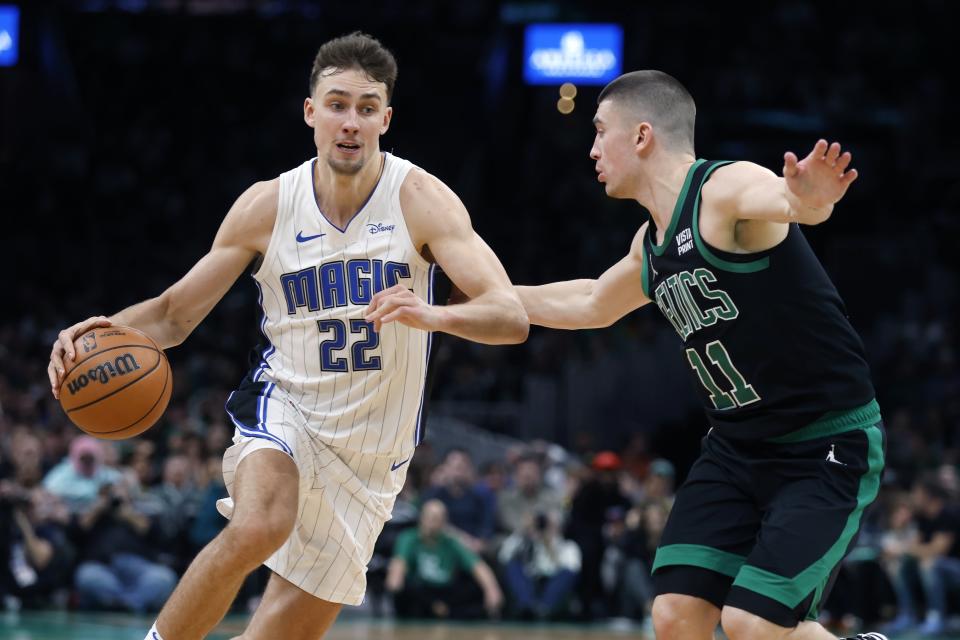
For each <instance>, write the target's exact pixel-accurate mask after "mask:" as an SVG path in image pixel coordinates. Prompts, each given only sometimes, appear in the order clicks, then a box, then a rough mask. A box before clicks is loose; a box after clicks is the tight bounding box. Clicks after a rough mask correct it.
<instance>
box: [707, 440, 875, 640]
mask: <svg viewBox="0 0 960 640" xmlns="http://www.w3.org/2000/svg"><path fill="white" fill-rule="evenodd" d="M769 468H770V470H771V471H770V474H771V475H770V478H769V480H768V481H767V482H766V483H767V484H769V485H771V486H778V487H779V488H778V489H777V491H776V493H775V495H774V496H773V498H772V502H771V504H770V505H769V506H768V509H767V512H766V516H765V518H764V521H763V525H762V528H761V532H760V536H759V538H758V541H757V544H756V546H755V547H754V549H753V551H752V552H751V553H750V555H749V556H748V558H747V561H746V562H745V563H744V565H743V567H742V568H741V569H740V571H739V572H738V574H737V577H736V579H735V580H734V583H733V586H732V587H731V589H730V594H729V596H728V599H727V602H726V604H727V605H730V606H731V607H735V608H736V609H741V610H744V611H747V612H749V613H752V614H755V615H758V616H760V617H762V618H764V619H765V620H768V621H770V622H773V623H775V624H777V625H779V626H782V627H788V628H790V627H794V626H796V625H797V624H798V623H799V622H802V621H803V620H805V619H813V618H814V617H815V616H816V615H817V613H818V607H819V603H820V602H822V601H823V600H824V599H825V598H826V596H827V594H828V593H829V590H830V587H831V586H832V583H833V579H834V578H835V576H836V572H837V570H838V568H839V566H840V561H841V560H842V559H843V557H844V556H845V555H846V554H847V551H848V550H849V549H850V548H851V547H852V546H853V544H854V542H855V540H856V537H857V535H858V533H859V531H860V525H861V522H862V518H863V513H864V510H865V509H866V507H868V506H869V505H870V503H872V502H873V500H874V498H876V495H877V492H878V490H879V487H880V472H881V470H882V468H883V430H882V426H881V425H876V426H871V427H868V428H866V429H857V430H855V431H850V432H847V433H841V434H836V435H833V436H830V437H828V438H819V439H816V440H810V441H805V442H799V443H792V444H790V445H789V446H788V447H786V448H784V450H783V451H782V452H781V453H780V454H778V458H776V459H772V463H771V465H770V466H769ZM758 481H762V479H760V480H758Z"/></svg>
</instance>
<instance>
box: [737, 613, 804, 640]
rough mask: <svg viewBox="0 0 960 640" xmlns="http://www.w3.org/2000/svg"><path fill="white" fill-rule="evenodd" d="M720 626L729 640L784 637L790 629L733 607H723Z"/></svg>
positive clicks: (769, 639) (768, 639) (766, 639)
mask: <svg viewBox="0 0 960 640" xmlns="http://www.w3.org/2000/svg"><path fill="white" fill-rule="evenodd" d="M720 626H722V627H723V632H724V633H725V634H726V635H727V637H728V638H729V639H730V640H774V639H775V638H783V637H785V635H786V634H787V633H788V632H789V631H791V630H790V629H786V628H784V627H780V626H778V625H775V624H773V623H772V622H768V621H766V620H764V619H763V618H761V617H760V616H758V615H755V614H752V613H750V612H748V611H744V610H743V609H737V608H735V607H724V608H723V611H722V612H721V614H720Z"/></svg>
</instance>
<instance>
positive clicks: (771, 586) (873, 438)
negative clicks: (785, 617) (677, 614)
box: [657, 424, 883, 610]
mask: <svg viewBox="0 0 960 640" xmlns="http://www.w3.org/2000/svg"><path fill="white" fill-rule="evenodd" d="M863 430H864V432H865V433H866V434H867V442H868V445H869V448H868V452H867V465H868V466H867V472H866V473H864V474H863V476H862V477H861V478H860V487H859V489H858V490H857V506H856V507H854V509H853V511H851V512H850V515H849V516H848V517H847V523H846V525H844V527H843V531H842V532H841V533H840V537H839V538H837V541H836V542H834V543H833V545H832V546H831V547H830V548H829V549H828V550H827V552H826V553H825V554H824V555H823V557H821V558H820V559H819V560H817V561H816V562H814V563H813V564H811V565H810V566H809V567H807V568H806V569H804V570H803V571H801V572H800V573H798V574H797V575H796V576H794V577H793V578H785V577H783V576H778V575H776V574H775V573H771V572H769V571H764V570H763V569H758V568H757V567H751V566H749V565H745V566H744V567H743V568H742V569H740V572H739V573H738V574H737V577H736V579H735V580H734V581H733V584H734V586H737V587H742V588H744V589H749V590H750V591H753V592H755V593H759V594H760V595H763V596H766V597H768V598H771V599H773V600H776V601H777V602H779V603H780V604H783V605H785V606H787V607H789V608H791V609H793V608H795V607H796V606H797V605H799V604H800V603H801V602H802V601H803V599H804V598H806V597H807V596H808V595H810V593H811V592H814V591H816V593H815V596H814V602H813V605H812V606H811V610H813V609H815V608H816V607H817V605H818V604H819V603H818V600H819V598H820V596H821V595H822V593H823V587H824V585H825V583H826V580H827V578H829V576H830V574H831V573H832V572H833V569H834V568H835V567H836V566H837V564H838V563H839V562H840V560H842V559H843V555H844V553H845V552H846V550H847V547H848V546H849V545H850V541H851V540H852V539H853V536H854V535H856V533H857V531H858V530H859V529H860V518H861V516H863V511H864V509H866V508H867V505H869V504H870V503H871V502H873V501H874V499H875V498H876V497H877V492H878V491H879V490H880V471H881V470H882V469H883V434H882V433H881V431H880V429H879V428H878V427H877V425H876V424H874V425H872V426H870V427H866V428H864V429H863ZM657 559H658V560H659V553H658V554H657Z"/></svg>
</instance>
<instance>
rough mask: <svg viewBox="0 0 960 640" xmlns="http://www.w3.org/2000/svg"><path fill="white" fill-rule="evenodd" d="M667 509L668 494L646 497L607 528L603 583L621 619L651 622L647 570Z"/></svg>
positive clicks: (667, 513)
mask: <svg viewBox="0 0 960 640" xmlns="http://www.w3.org/2000/svg"><path fill="white" fill-rule="evenodd" d="M652 473H653V470H652V469H651V475H652ZM671 506H672V495H668V496H664V497H661V498H657V499H653V498H650V499H648V500H647V501H646V502H644V504H642V505H639V506H636V507H633V508H631V509H630V510H629V511H627V513H626V514H625V517H624V518H623V520H622V521H614V522H611V523H610V524H609V525H608V526H607V529H606V534H607V549H606V552H605V553H604V557H603V574H604V583H605V586H606V591H607V592H608V593H610V594H611V595H612V596H613V598H614V599H615V601H616V608H617V611H618V613H619V615H620V616H622V617H625V618H631V619H634V620H645V621H648V622H652V620H651V619H650V608H651V607H652V606H653V598H654V596H655V595H656V593H655V592H654V589H653V580H652V579H651V577H650V568H651V567H652V566H653V557H654V555H655V553H656V550H657V544H658V543H659V542H660V535H661V534H662V533H663V527H664V525H666V523H667V516H668V515H669V514H670V507H671ZM650 629H651V631H652V627H650Z"/></svg>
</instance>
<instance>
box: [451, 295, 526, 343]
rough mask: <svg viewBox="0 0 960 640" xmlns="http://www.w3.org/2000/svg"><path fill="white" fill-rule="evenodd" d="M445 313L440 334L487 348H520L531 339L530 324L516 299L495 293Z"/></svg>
mask: <svg viewBox="0 0 960 640" xmlns="http://www.w3.org/2000/svg"><path fill="white" fill-rule="evenodd" d="M442 309H443V319H442V323H441V326H440V330H441V331H443V332H444V333H452V334H453V335H455V336H459V337H461V338H465V339H467V340H472V341H473V342H482V343H484V344H517V343H520V342H523V341H524V340H526V339H527V334H528V333H529V332H530V321H529V320H528V319H527V314H526V312H525V311H524V310H523V305H521V304H520V302H519V300H517V298H516V296H513V295H510V294H509V293H507V292H502V291H491V292H489V293H485V294H483V295H481V296H477V297H476V298H473V299H471V300H469V301H468V302H464V303H463V304H454V305H449V306H446V307H442Z"/></svg>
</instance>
